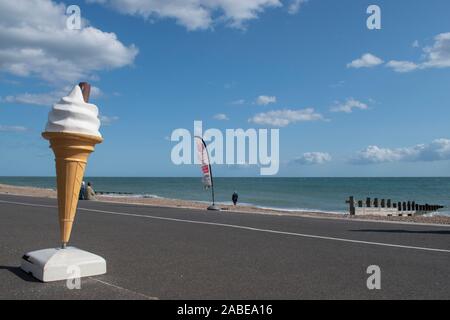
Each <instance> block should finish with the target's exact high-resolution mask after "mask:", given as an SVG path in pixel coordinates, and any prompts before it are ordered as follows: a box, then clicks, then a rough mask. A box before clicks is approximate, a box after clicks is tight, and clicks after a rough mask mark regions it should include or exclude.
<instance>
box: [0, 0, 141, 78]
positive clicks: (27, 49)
mask: <svg viewBox="0 0 450 320" xmlns="http://www.w3.org/2000/svg"><path fill="white" fill-rule="evenodd" d="M84 23H85V24H86V21H84ZM137 53H138V50H137V49H136V48H135V47H134V46H133V45H131V46H129V47H127V46H125V45H123V44H122V43H121V42H120V41H119V40H118V39H117V36H116V35H115V34H114V33H107V32H103V31H101V30H99V29H97V28H94V27H92V26H87V27H84V28H83V29H81V30H68V29H66V16H65V6H64V5H63V4H57V3H55V2H53V1H51V0H15V1H0V72H6V73H10V74H13V75H16V76H22V77H28V76H35V77H38V78H40V79H44V80H46V81H48V82H51V83H55V84H60V83H61V81H63V82H71V83H73V82H76V81H78V80H80V79H89V78H92V77H94V73H95V72H96V71H99V70H104V69H113V68H119V67H123V66H126V65H129V64H132V63H133V60H134V58H135V56H136V55H137Z"/></svg>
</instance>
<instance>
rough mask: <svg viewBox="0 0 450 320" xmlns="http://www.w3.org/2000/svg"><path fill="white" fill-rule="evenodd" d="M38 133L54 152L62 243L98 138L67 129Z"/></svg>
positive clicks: (72, 217) (68, 228)
mask: <svg viewBox="0 0 450 320" xmlns="http://www.w3.org/2000/svg"><path fill="white" fill-rule="evenodd" d="M42 136H43V137H44V138H45V139H47V140H49V141H50V148H52V150H53V152H54V154H55V162H56V182H57V188H58V189H57V193H58V213H59V227H60V236H61V242H62V243H63V244H66V243H67V242H69V239H70V234H71V232H72V225H73V221H74V219H75V214H76V210H77V205H78V197H79V195H80V188H81V182H82V181H83V176H84V171H85V169H86V164H87V159H88V157H89V155H90V154H91V153H92V152H93V151H94V148H95V145H96V144H97V143H101V142H102V138H101V137H96V136H90V135H84V134H77V133H68V132H44V133H42Z"/></svg>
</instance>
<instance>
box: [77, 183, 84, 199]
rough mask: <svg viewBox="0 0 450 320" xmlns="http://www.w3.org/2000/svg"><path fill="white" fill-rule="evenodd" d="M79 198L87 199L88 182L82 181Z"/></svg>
mask: <svg viewBox="0 0 450 320" xmlns="http://www.w3.org/2000/svg"><path fill="white" fill-rule="evenodd" d="M78 199H79V200H86V182H84V181H83V182H81V189H80V196H79V197H78Z"/></svg>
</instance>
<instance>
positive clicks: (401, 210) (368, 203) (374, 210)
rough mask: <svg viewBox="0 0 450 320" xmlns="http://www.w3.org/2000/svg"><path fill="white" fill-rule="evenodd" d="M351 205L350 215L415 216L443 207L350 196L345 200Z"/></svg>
mask: <svg viewBox="0 0 450 320" xmlns="http://www.w3.org/2000/svg"><path fill="white" fill-rule="evenodd" d="M345 203H347V204H348V205H349V212H350V215H356V216H357V215H378V216H386V217H390V216H400V217H402V216H414V215H421V214H426V213H429V212H435V211H438V210H440V209H443V208H444V206H441V205H430V204H428V203H427V204H418V203H416V202H415V201H402V202H401V201H398V202H394V201H392V200H391V199H378V198H374V199H371V198H366V200H355V198H354V197H353V196H350V197H349V199H348V200H346V201H345Z"/></svg>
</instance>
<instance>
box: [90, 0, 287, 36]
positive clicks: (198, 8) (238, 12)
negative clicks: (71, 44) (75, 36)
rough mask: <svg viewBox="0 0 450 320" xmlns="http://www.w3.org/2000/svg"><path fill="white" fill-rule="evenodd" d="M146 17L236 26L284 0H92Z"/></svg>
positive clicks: (196, 25)
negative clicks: (222, 23)
mask: <svg viewBox="0 0 450 320" xmlns="http://www.w3.org/2000/svg"><path fill="white" fill-rule="evenodd" d="M88 2H96V3H101V4H104V5H106V6H108V7H112V8H113V9H115V10H116V11H118V12H120V13H122V14H127V15H133V16H141V17H143V18H145V19H154V18H161V19H166V18H169V19H174V20H175V21H176V22H177V23H178V24H180V25H182V26H184V27H186V28H187V29H188V30H204V29H208V28H211V27H213V26H214V25H215V24H217V23H220V22H224V23H226V24H227V25H228V26H230V27H233V28H244V27H245V23H246V22H247V21H249V20H252V19H257V18H258V16H259V14H261V13H262V12H264V10H265V9H267V8H276V7H281V6H282V3H281V2H280V0H132V1H131V0H88Z"/></svg>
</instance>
